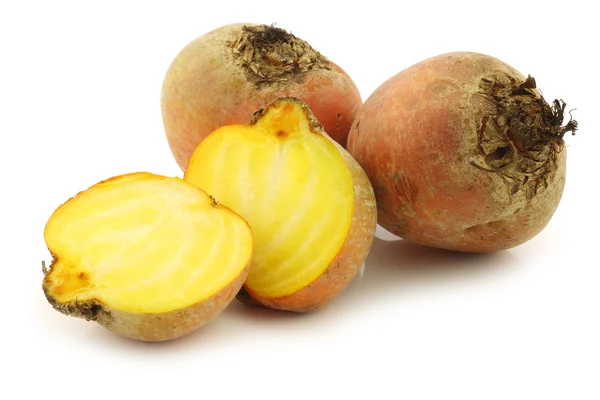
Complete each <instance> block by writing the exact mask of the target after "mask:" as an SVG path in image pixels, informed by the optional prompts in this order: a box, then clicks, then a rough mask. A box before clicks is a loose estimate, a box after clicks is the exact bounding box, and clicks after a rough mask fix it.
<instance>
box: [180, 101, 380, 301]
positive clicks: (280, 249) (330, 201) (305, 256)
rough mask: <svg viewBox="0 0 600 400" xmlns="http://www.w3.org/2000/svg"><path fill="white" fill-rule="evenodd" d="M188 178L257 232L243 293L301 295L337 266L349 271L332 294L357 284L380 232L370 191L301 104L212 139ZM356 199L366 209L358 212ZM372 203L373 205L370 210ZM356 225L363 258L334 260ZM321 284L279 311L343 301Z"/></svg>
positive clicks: (277, 108) (276, 106) (281, 105)
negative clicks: (354, 281)
mask: <svg viewBox="0 0 600 400" xmlns="http://www.w3.org/2000/svg"><path fill="white" fill-rule="evenodd" d="M349 163H352V167H350V166H349ZM355 175H357V176H359V177H356V176H355ZM184 179H185V180H186V181H188V182H190V183H192V184H193V185H195V186H198V187H200V188H202V189H203V190H205V191H206V192H207V193H210V194H211V195H213V196H214V197H215V199H216V200H217V201H219V202H221V203H223V204H226V205H227V206H228V207H230V208H231V209H232V210H234V211H235V212H237V213H239V214H240V215H241V216H242V217H244V218H245V219H246V220H247V221H248V223H249V224H250V226H251V227H252V231H253V235H254V241H255V243H254V256H253V263H252V267H251V269H250V272H249V274H248V278H247V280H246V282H245V285H244V288H245V289H246V290H247V291H248V292H250V293H251V294H252V296H254V297H258V298H264V299H278V298H286V296H287V297H289V296H294V295H295V294H297V293H299V292H301V291H302V290H303V289H305V288H307V287H311V286H312V284H313V283H314V282H315V281H317V280H318V279H319V278H322V277H323V276H324V274H325V273H326V271H327V270H328V268H330V267H331V266H332V264H335V265H337V266H339V267H340V272H339V277H336V279H331V284H330V286H331V287H332V288H333V287H335V290H336V291H337V290H341V286H343V285H342V284H339V285H338V283H339V282H338V280H337V279H338V278H339V280H340V281H341V280H344V281H347V282H349V281H350V280H351V278H352V277H353V276H354V273H355V268H356V269H358V268H359V266H360V265H355V264H356V262H362V260H363V259H364V258H363V257H364V256H366V253H367V252H368V247H369V246H370V243H371V240H372V236H371V234H372V233H373V234H374V229H375V220H374V219H373V218H371V217H373V216H374V213H375V212H374V208H373V207H372V206H374V197H372V188H371V186H370V183H369V182H368V179H367V178H366V175H364V173H363V172H362V170H361V169H360V167H358V166H357V165H356V164H355V163H354V161H353V160H351V157H350V156H349V155H348V154H346V153H345V150H343V149H342V148H341V147H340V146H339V145H337V144H336V143H335V142H334V141H333V140H332V139H331V138H329V137H328V136H327V135H326V134H325V133H324V132H323V131H322V128H321V126H320V125H319V124H318V121H316V120H315V119H314V116H312V114H311V113H310V109H308V107H307V106H306V105H305V104H303V103H302V102H301V101H299V100H297V99H289V98H286V99H278V100H276V101H275V102H272V103H270V104H269V105H268V106H266V107H265V108H263V109H261V110H259V112H257V113H256V116H255V119H254V121H252V123H250V124H246V125H228V126H223V127H221V128H219V129H217V130H215V131H213V132H212V133H211V134H210V135H209V136H208V137H207V138H206V139H204V140H203V141H202V142H201V143H200V145H199V146H198V147H197V148H196V150H195V152H194V154H193V155H192V158H191V159H190V163H189V164H188V167H187V169H186V172H185V176H184ZM356 191H358V193H360V201H361V205H360V207H355V205H356V204H355V202H356V201H357V199H358V198H357V197H356V196H355V192H356ZM363 201H365V202H369V206H368V207H363V205H362V202H363ZM357 211H360V213H359V215H358V216H357V215H356V212H357ZM363 214H364V215H363ZM365 215H366V217H365V220H364V221H366V222H364V226H363V222H362V221H363V219H361V218H362V217H363V216H365ZM353 221H354V223H355V225H357V224H356V222H357V221H361V222H360V224H358V225H360V227H361V228H360V229H363V230H364V232H362V235H361V237H360V239H358V238H357V242H356V243H355V245H356V246H357V247H356V248H357V250H356V257H355V256H354V255H353V256H352V257H350V258H351V260H350V259H348V260H346V259H344V261H343V262H338V261H339V260H338V261H336V262H334V261H335V260H337V257H339V255H340V254H341V253H342V248H344V246H345V244H346V242H347V240H348V238H349V236H350V231H351V229H352V226H353ZM359 241H360V245H358V243H359ZM345 253H348V251H346V252H344V254H345ZM330 271H331V270H330ZM336 273H337V272H336ZM347 282H344V284H345V283H347ZM317 286H318V287H319V290H317V292H319V293H315V294H314V295H311V296H307V297H306V298H303V299H302V300H298V301H292V302H291V303H294V304H293V305H290V304H288V305H285V306H281V307H278V308H282V309H290V308H292V309H302V310H304V309H306V308H311V307H313V308H316V306H315V304H323V303H324V302H325V300H322V299H321V298H319V296H320V295H322V296H324V297H327V301H329V300H330V299H331V298H332V297H333V296H334V294H333V289H332V290H329V288H328V287H327V284H324V286H321V283H320V284H319V285H316V286H315V287H317Z"/></svg>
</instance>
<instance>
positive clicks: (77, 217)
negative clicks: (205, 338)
mask: <svg viewBox="0 0 600 400" xmlns="http://www.w3.org/2000/svg"><path fill="white" fill-rule="evenodd" d="M44 236H45V240H46V243H47V245H48V248H49V249H50V251H51V252H52V253H53V254H54V256H55V261H54V263H53V265H52V267H51V269H50V272H49V273H48V274H47V275H46V278H45V282H44V285H45V287H46V288H47V291H48V293H49V295H51V296H52V297H53V298H54V300H55V301H58V302H60V303H63V304H67V303H69V302H74V301H78V302H83V301H87V300H91V299H97V300H99V301H100V302H102V303H103V304H105V305H107V306H108V307H110V308H113V309H118V310H121V311H128V312H146V313H158V312H168V311H172V310H178V309H181V308H184V307H186V306H190V305H192V304H195V303H197V302H200V301H202V300H204V299H206V298H207V297H210V296H211V295H213V294H215V293H216V292H217V291H219V290H220V289H222V288H223V287H225V286H226V285H228V284H229V283H230V282H232V281H233V280H234V279H235V278H236V277H237V276H239V274H240V273H241V272H242V271H243V270H244V268H245V267H246V266H247V264H248V263H249V262H250V259H251V255H252V246H253V240H252V234H251V230H250V227H249V226H248V224H247V222H246V221H245V220H244V219H243V218H241V217H240V216H239V215H237V214H235V213H234V212H232V211H231V210H229V209H227V208H225V207H223V206H220V205H216V204H215V203H214V201H213V199H212V198H210V196H209V195H208V194H206V193H205V192H204V191H202V190H200V189H198V188H197V187H194V186H192V185H190V184H188V183H186V182H185V181H183V180H182V179H179V178H167V177H161V176H157V175H153V174H149V173H135V174H128V175H124V176H120V177H116V178H113V179H110V180H108V181H104V182H101V183H99V184H97V185H94V186H92V187H91V188H89V189H88V190H86V191H84V192H81V193H79V194H78V195H77V196H75V197H73V198H72V199H70V200H69V201H67V202H66V203H65V204H63V205H62V206H60V207H59V208H58V209H57V210H56V211H55V212H54V213H53V215H52V216H51V217H50V219H49V221H48V223H47V225H46V229H45V231H44Z"/></svg>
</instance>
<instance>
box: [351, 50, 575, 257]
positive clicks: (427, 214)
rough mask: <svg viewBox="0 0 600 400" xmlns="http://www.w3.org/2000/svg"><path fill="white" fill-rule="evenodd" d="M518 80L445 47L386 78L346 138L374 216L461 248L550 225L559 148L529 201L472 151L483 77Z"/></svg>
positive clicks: (560, 166) (505, 240) (499, 246)
mask: <svg viewBox="0 0 600 400" xmlns="http://www.w3.org/2000/svg"><path fill="white" fill-rule="evenodd" d="M498 72H500V73H506V74H508V75H510V76H512V77H515V78H517V79H518V80H522V81H524V80H525V77H524V76H523V75H521V74H520V73H519V72H517V71H516V70H515V69H513V68H511V67H510V66H508V65H506V64H505V63H503V62H502V61H500V60H498V59H496V58H493V57H490V56H487V55H483V54H477V53H466V52H460V53H458V52H457V53H448V54H443V55H440V56H437V57H433V58H430V59H427V60H424V61H422V62H420V63H418V64H416V65H414V66H412V67H410V68H407V69H406V70H404V71H402V72H400V73H398V74H397V75H395V76H393V77H391V78H390V79H389V80H387V81H386V82H385V83H383V84H382V85H381V86H380V87H379V88H378V89H377V90H376V91H375V92H374V93H373V94H372V95H371V96H370V97H369V98H368V99H367V100H366V101H365V104H364V106H363V107H362V109H361V110H360V112H359V114H358V116H357V118H356V120H355V121H354V124H353V127H352V128H351V131H350V135H349V138H348V146H347V148H348V151H349V152H350V153H351V154H352V155H353V156H354V158H355V159H356V160H357V161H358V162H359V164H360V165H361V166H362V167H363V168H364V170H365V172H366V173H367V175H368V176H369V178H370V180H371V182H372V184H373V188H374V190H375V194H376V197H377V203H378V222H379V224H380V225H381V226H382V227H384V228H385V229H387V230H389V231H391V232H392V233H394V234H396V235H398V236H400V237H402V238H405V239H407V240H411V241H413V242H416V243H420V244H423V245H427V246H432V247H439V248H445V249H450V250H458V251H467V252H489V251H496V250H503V249H507V248H511V247H514V246H517V245H519V244H522V243H524V242H526V241H527V240H529V239H531V238H533V237H534V236H535V235H537V234H538V233H539V232H540V231H541V230H542V229H543V228H544V227H545V226H546V225H547V223H548V222H549V220H550V218H551V217H552V215H553V213H554V211H555V210H556V208H557V206H558V203H559V201H560V198H561V195H562V192H563V188H564V184H565V157H566V154H565V150H564V149H561V150H560V151H559V150H557V155H556V166H557V168H556V170H555V172H554V174H553V175H552V176H551V178H550V179H549V184H548V187H547V188H545V190H540V191H539V192H538V193H537V194H536V195H535V196H533V198H530V199H528V198H527V196H526V194H525V193H524V191H519V192H517V193H514V194H511V190H510V185H508V184H507V182H506V180H504V179H503V178H502V176H501V174H497V173H494V172H488V171H484V170H482V169H479V168H476V167H474V166H473V165H472V164H471V163H472V162H475V163H477V164H482V158H481V155H480V154H479V153H478V150H477V149H478V146H479V144H478V140H479V136H478V128H479V126H480V124H481V120H482V116H483V113H482V110H481V107H480V105H479V104H478V103H477V102H475V101H473V95H474V94H475V93H477V91H478V85H479V83H480V81H481V79H482V78H484V77H486V76H489V75H490V74H494V73H498Z"/></svg>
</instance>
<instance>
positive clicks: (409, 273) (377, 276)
mask: <svg viewBox="0 0 600 400" xmlns="http://www.w3.org/2000/svg"><path fill="white" fill-rule="evenodd" d="M519 265H520V261H519V259H518V258H517V257H516V256H515V255H514V254H512V253H511V252H510V251H508V250H506V251H500V252H494V253H463V252H456V251H449V250H443V249H436V248H430V247H426V246H421V245H418V244H414V243H411V242H408V241H406V240H402V239H394V240H384V239H381V238H379V237H376V238H375V240H374V242H373V246H372V247H371V251H370V253H369V255H368V257H367V260H366V262H365V270H364V274H363V276H362V277H357V278H356V279H355V281H354V282H353V283H352V284H351V285H350V287H348V289H347V290H346V292H345V293H343V294H342V295H341V296H343V300H344V301H345V302H355V301H359V302H362V301H378V300H380V299H385V298H389V296H390V295H394V296H402V295H403V294H406V293H408V292H410V291H412V290H418V289H419V288H423V287H426V286H433V285H439V286H448V285H452V284H456V283H464V282H470V281H473V282H474V284H476V281H477V280H478V279H487V278H488V277H489V278H490V279H493V277H494V276H495V275H498V274H504V273H510V272H511V270H513V269H514V268H515V267H517V266H519Z"/></svg>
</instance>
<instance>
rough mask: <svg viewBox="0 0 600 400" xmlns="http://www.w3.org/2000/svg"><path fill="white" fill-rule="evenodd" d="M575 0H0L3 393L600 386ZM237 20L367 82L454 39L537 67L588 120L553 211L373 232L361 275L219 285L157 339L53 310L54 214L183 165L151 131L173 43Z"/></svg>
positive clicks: (581, 43) (592, 188) (577, 392)
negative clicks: (200, 323)
mask: <svg viewBox="0 0 600 400" xmlns="http://www.w3.org/2000/svg"><path fill="white" fill-rule="evenodd" d="M586 3H587V4H590V5H584V4H585V3H584V2H582V1H561V2H549V1H543V2H542V1H539V2H528V1H502V2H497V1H494V2H486V1H477V2H472V3H467V2H464V1H463V2H461V1H448V2H440V3H436V4H432V3H427V2H425V1H412V2H406V3H405V4H402V5H400V2H391V1H390V2H384V1H375V0H368V1H364V2H354V3H352V2H348V1H344V2H326V1H325V0H321V1H304V2H302V1H283V0H279V1H267V0H263V1H258V2H252V1H245V2H241V1H217V2H206V1H193V2H181V1H164V2H160V3H158V2H156V3H154V2H143V3H142V2H133V1H129V2H126V1H103V2H95V3H93V4H95V5H92V2H75V1H73V2H69V3H67V2H64V1H48V2H39V3H33V2H30V1H29V2H28V1H2V3H0V4H1V5H0V141H1V145H0V152H1V153H0V163H1V167H2V169H1V172H2V186H1V189H0V193H1V196H0V199H1V203H0V204H1V207H0V217H1V219H0V234H1V236H0V239H1V242H0V247H1V249H2V263H1V269H0V270H1V275H0V277H1V282H2V284H1V286H0V287H1V289H0V296H1V297H0V300H1V301H0V307H1V313H0V315H1V316H2V318H1V320H0V321H1V322H0V327H1V329H0V335H1V340H0V350H1V351H0V364H1V366H2V372H0V398H1V399H7V400H8V399H21V398H25V397H26V395H30V394H31V395H36V396H37V397H39V398H44V399H75V398H89V399H95V398H100V397H101V396H103V395H105V396H109V398H111V399H121V398H131V399H144V398H170V399H175V398H177V397H178V396H179V397H180V398H227V399H229V398H238V399H239V398H245V397H248V398H263V399H280V398H281V399H283V398H311V399H324V398H330V399H338V398H346V397H349V396H353V395H356V397H357V398H358V397H359V396H360V397H361V398H367V399H387V398H395V399H399V398H402V399H503V400H505V399H528V400H529V399H574V400H575V399H577V400H582V399H599V398H600V387H599V386H600V382H599V381H600V361H599V359H600V346H599V342H598V340H599V339H600V329H599V327H598V322H599V319H600V310H599V307H600V288H599V286H600V262H599V261H598V257H597V254H598V253H597V249H598V243H597V240H598V237H599V236H598V228H599V225H600V218H599V217H598V201H597V198H596V195H597V194H598V171H599V169H598V161H599V157H598V154H599V151H600V140H599V138H598V134H599V132H598V130H599V128H600V125H599V123H598V109H599V103H598V98H599V94H598V92H599V90H598V89H599V85H598V71H599V69H598V65H599V64H598V51H597V50H598V39H599V38H600V32H599V30H598V28H597V26H598V24H597V20H596V17H595V15H596V16H597V11H595V10H593V9H592V5H591V4H593V2H586ZM391 4H398V5H395V6H392V5H391ZM231 22H257V23H267V24H270V23H273V22H276V23H277V26H279V27H281V28H284V29H286V30H289V31H291V32H292V33H294V34H296V35H297V36H299V37H301V38H303V39H305V40H307V41H308V42H309V43H311V44H312V45H313V47H315V48H316V49H317V50H319V51H321V52H322V53H323V54H324V55H326V56H327V57H329V58H330V59H331V60H333V61H335V62H336V63H338V64H339V65H341V66H342V67H343V68H344V69H345V70H346V71H347V72H348V73H349V74H350V75H351V76H352V77H353V79H354V80H355V82H356V83H357V85H358V87H359V89H360V91H361V94H362V96H363V100H364V99H366V98H367V97H368V96H369V94H370V93H371V92H372V91H373V90H374V89H375V88H376V87H377V86H378V85H379V84H381V83H382V82H383V81H384V80H385V79H387V78H388V77H390V76H391V75H393V74H395V73H397V72H399V71H400V70H401V69H403V68H406V67H408V66H410V65H412V64H414V63H416V62H418V61H420V60H422V59H424V58H427V57H430V56H433V55H437V54H439V53H443V52H447V51H455V50H472V51H479V52H483V53H487V54H490V55H493V56H496V57H498V58H500V59H502V60H504V61H505V62H507V63H509V64H511V65H513V66H514V67H515V68H517V69H519V70H520V71H521V72H522V73H524V74H531V75H533V76H534V77H535V78H536V80H537V82H538V85H539V87H540V88H541V89H542V91H543V93H544V95H545V97H546V98H547V99H554V98H562V99H564V100H565V101H566V102H567V105H568V108H576V109H577V110H576V111H575V112H574V116H575V118H576V119H577V120H578V121H579V125H580V130H579V132H578V134H577V135H576V136H568V137H567V138H566V141H567V144H568V148H567V151H568V176H567V185H566V189H565V194H564V196H563V199H562V202H561V204H560V206H559V209H558V211H557V212H556V214H555V215H554V218H553V219H552V221H551V223H550V224H549V225H548V226H547V228H546V229H545V230H544V231H543V232H542V233H541V234H540V235H538V236H537V237H536V238H534V239H533V240H531V241H529V242H527V243H526V244H523V245H521V246H519V247H517V248H515V249H512V250H509V251H504V252H501V253H497V254H492V255H486V256H482V255H480V256H469V255H464V254H455V253H448V252H443V251H436V250H430V249H424V248H419V247H416V246H413V245H409V244H407V243H406V242H404V241H400V240H393V241H389V240H388V239H392V238H391V237H390V236H389V235H386V234H385V233H384V232H383V231H380V232H379V233H378V236H379V238H378V239H377V240H376V241H375V243H374V245H373V248H372V251H371V254H370V256H369V258H368V260H367V265H366V269H365V273H364V275H363V276H362V278H357V279H356V280H355V281H354V282H353V283H352V285H351V286H350V287H349V288H348V290H347V291H345V292H344V293H343V294H342V295H340V296H339V297H338V298H337V299H336V300H335V301H334V302H333V303H331V304H330V305H329V306H327V307H326V308H324V309H322V310H320V311H319V312H316V313H313V314H309V315H300V316H299V315H289V314H286V313H279V312H272V311H269V310H266V309H249V308H246V307H242V306H241V305H239V304H237V303H232V305H231V307H230V308H228V309H227V310H226V311H225V312H223V313H222V314H221V315H220V316H219V317H218V318H217V319H216V320H214V321H213V323H211V324H210V325H208V326H206V327H205V328H203V329H201V330H200V331H197V332H196V333H195V334H192V335H190V336H188V337H186V338H183V339H180V340H176V341H172V342H169V343H163V344H145V343H138V342H132V341H129V340H125V339H121V338H119V337H117V336H115V335H113V334H112V333H110V332H108V331H107V330H105V329H103V328H102V327H100V326H99V325H96V324H94V323H91V322H86V321H83V320H77V319H74V318H68V317H66V316H63V315H61V314H59V313H57V312H55V311H54V310H53V309H52V308H51V307H50V306H49V304H47V303H46V301H45V299H44V297H43V294H42V290H41V286H40V284H41V279H42V271H41V264H40V262H41V260H42V259H46V260H47V259H48V253H47V251H46V248H45V244H44V241H43V236H42V233H43V228H44V225H45V223H46V221H47V219H48V218H49V216H50V214H51V213H52V212H53V211H54V209H55V208H56V207H57V206H58V205H59V204H61V203H62V202H64V201H65V200H67V199H68V198H69V197H71V196H73V195H74V194H75V193H77V192H78V191H80V190H83V189H85V188H87V187H88V186H90V185H92V184H94V183H96V182H97V181H99V180H102V179H105V178H108V177H110V176H113V175H117V174H121V173H125V172H132V171H139V170H146V171H151V172H155V173H160V174H165V175H180V174H181V171H180V170H179V168H178V167H177V165H176V164H175V161H174V160H173V158H172V156H171V153H170V150H169V148H168V146H167V142H166V140H165V137H164V132H163V130H162V121H161V117H160V103H159V98H160V88H161V84H162V79H163V77H164V74H165V72H166V70H167V68H168V66H169V64H170V62H171V60H172V59H173V57H175V55H176V54H177V52H178V51H179V50H180V49H181V48H182V47H183V46H184V45H185V44H187V42H189V41H190V40H192V39H193V38H195V37H197V36H199V35H201V34H203V33H205V32H207V31H209V30H211V29H213V28H216V27H218V26H220V25H223V24H227V23H231ZM167 396H168V397H167ZM184 396H185V397H184Z"/></svg>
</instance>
